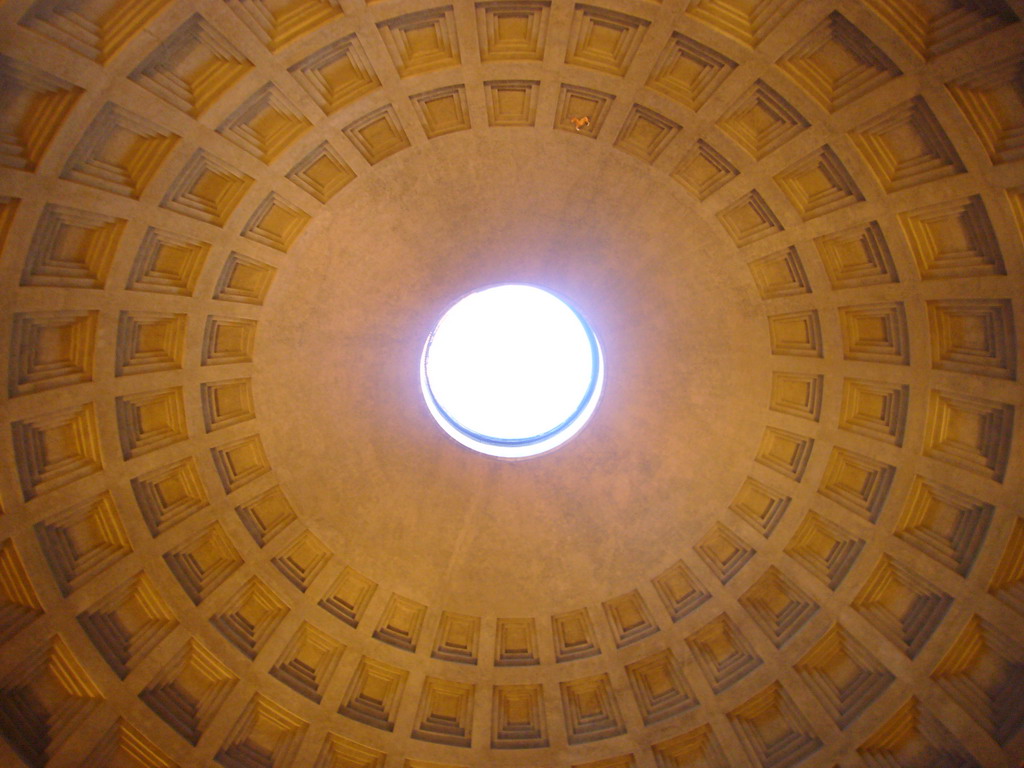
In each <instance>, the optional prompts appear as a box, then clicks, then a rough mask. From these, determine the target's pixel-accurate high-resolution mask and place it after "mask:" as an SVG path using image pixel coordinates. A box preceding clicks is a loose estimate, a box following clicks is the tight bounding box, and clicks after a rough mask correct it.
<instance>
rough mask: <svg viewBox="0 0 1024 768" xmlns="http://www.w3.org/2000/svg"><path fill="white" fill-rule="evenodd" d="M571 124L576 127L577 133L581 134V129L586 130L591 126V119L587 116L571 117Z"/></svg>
mask: <svg viewBox="0 0 1024 768" xmlns="http://www.w3.org/2000/svg"><path fill="white" fill-rule="evenodd" d="M569 122H571V123H572V124H573V125H575V126H576V132H577V133H579V130H580V128H586V127H587V126H588V125H590V118H589V117H587V116H586V115H584V116H583V117H570V118H569Z"/></svg>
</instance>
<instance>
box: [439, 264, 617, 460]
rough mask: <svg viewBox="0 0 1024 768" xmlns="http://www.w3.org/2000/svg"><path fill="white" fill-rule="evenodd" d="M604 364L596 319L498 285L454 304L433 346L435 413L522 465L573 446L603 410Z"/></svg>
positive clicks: (474, 444)
mask: <svg viewBox="0 0 1024 768" xmlns="http://www.w3.org/2000/svg"><path fill="white" fill-rule="evenodd" d="M603 382H604V361H603V359H602V356H601V348H600V345H599V344H598V342H597V337H596V336H595V335H594V332H593V331H592V330H591V329H590V326H589V325H588V324H587V322H586V320H584V319H583V316H582V315H580V313H579V312H577V311H576V310H575V309H573V308H572V307H571V306H569V304H567V303H566V302H565V301H564V300H562V299H561V298H559V297H558V296H556V295H555V294H553V293H551V292H550V291H547V290H545V289H543V288H538V287H536V286H532V285H518V284H508V285H497V286H492V287H489V288H484V289H481V290H478V291H474V292H472V293H470V294H468V295H466V296H464V297H462V298H461V299H459V300H458V301H457V302H455V304H453V305H452V306H451V307H450V308H449V309H448V311H447V312H445V314H444V315H443V316H442V317H441V319H440V321H439V322H438V323H437V325H436V326H435V327H434V330H433V331H432V332H431V334H430V336H429V337H428V338H427V343H426V344H425V346H424V348H423V355H422V358H421V361H420V385H421V387H422V389H423V397H424V399H425V400H426V403H427V408H428V409H429V410H430V413H431V415H432V416H433V417H434V419H435V420H436V421H437V423H438V424H439V425H440V426H441V428H442V429H443V430H444V431H445V432H447V433H448V435H450V436H451V437H452V438H454V439H455V440H457V441H458V442H460V443H462V444H463V445H465V446H467V447H469V448H472V449H473V450H475V451H479V452H480V453H485V454H488V455H491V456H498V457H501V458H507V459H520V458H526V457H528V456H536V455H538V454H541V453H546V452H547V451H550V450H552V449H554V448H557V447H558V446H560V445H562V444H563V443H565V442H566V441H567V440H569V439H570V438H571V437H573V436H574V435H575V434H576V433H578V432H579V431H580V430H581V429H582V428H583V426H584V424H586V422H587V420H588V419H589V418H590V416H591V415H592V414H593V413H594V409H595V408H596V407H597V402H598V399H599V398H600V395H601V386H602V384H603Z"/></svg>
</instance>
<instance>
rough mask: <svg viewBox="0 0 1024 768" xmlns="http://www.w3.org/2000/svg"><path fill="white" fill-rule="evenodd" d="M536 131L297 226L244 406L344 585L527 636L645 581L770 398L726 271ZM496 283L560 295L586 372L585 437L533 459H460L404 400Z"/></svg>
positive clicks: (680, 205)
mask: <svg viewBox="0 0 1024 768" xmlns="http://www.w3.org/2000/svg"><path fill="white" fill-rule="evenodd" d="M553 134H554V132H549V134H548V136H546V137H545V139H547V140H546V141H544V140H541V141H521V142H519V143H517V144H515V143H513V141H514V139H512V138H511V137H502V136H493V137H492V136H487V137H486V138H485V139H484V140H480V141H470V140H468V139H467V140H466V141H460V137H459V136H458V134H456V135H453V136H451V137H447V139H446V140H445V143H444V144H443V145H441V146H438V147H437V148H436V149H434V148H431V150H430V151H429V152H427V151H422V152H420V153H419V154H417V155H413V152H414V151H415V150H410V152H409V153H407V155H406V156H405V157H404V158H402V159H404V160H405V163H404V164H401V165H399V164H397V162H396V165H395V166H394V167H391V168H381V171H380V172H378V173H377V174H375V177H374V179H373V183H372V184H368V185H367V188H366V189H365V190H364V192H363V194H362V195H361V198H360V199H359V200H357V201H353V202H352V204H351V205H347V206H341V205H337V204H336V205H337V208H336V209H335V211H336V212H335V213H334V215H332V216H324V217H322V218H321V219H319V220H318V221H317V222H316V223H315V224H312V225H310V228H309V231H308V232H307V233H306V235H305V237H306V238H308V240H306V241H305V242H309V243H310V246H308V248H307V249H305V250H303V251H302V252H301V256H299V258H298V259H297V261H298V262H300V263H296V264H294V265H290V266H292V268H289V269H287V270H285V271H284V273H283V274H282V275H281V277H280V278H279V279H278V280H277V281H276V282H275V285H274V289H273V291H272V293H271V296H270V297H268V302H267V305H266V306H265V308H264V310H263V314H262V317H261V323H266V324H267V325H268V326H273V327H274V328H275V329H277V330H276V331H275V333H274V334H266V335H263V336H260V337H259V340H258V343H257V348H256V354H255V359H256V361H257V363H256V366H257V367H256V373H255V375H254V391H255V395H256V401H257V403H259V406H260V408H261V409H266V410H267V412H273V413H275V414H279V417H278V418H275V419H274V420H273V421H272V423H270V424H268V425H267V427H266V428H265V429H264V431H263V436H264V438H265V440H266V443H267V447H268V456H269V458H270V460H271V465H272V466H274V468H275V471H276V472H277V473H278V475H279V476H280V477H282V478H283V479H286V480H287V482H288V484H289V487H292V488H294V490H293V492H292V496H293V497H294V498H293V501H295V503H296V506H297V507H299V508H301V509H303V510H308V512H307V515H306V520H307V521H308V523H309V525H310V526H311V527H312V528H314V529H315V530H316V532H317V535H318V536H320V537H321V538H322V539H323V540H324V541H325V543H329V544H330V548H331V549H332V550H334V551H337V552H344V553H347V557H348V560H349V563H350V564H351V565H352V566H353V567H355V568H356V569H357V570H360V571H367V570H371V571H373V573H374V575H375V580H385V581H387V582H391V583H393V584H394V585H395V588H396V589H398V590H399V591H401V592H403V594H407V595H408V596H410V597H414V598H415V599H417V600H419V601H421V602H426V603H430V604H434V603H439V604H444V605H445V606H447V607H449V608H451V609H452V610H457V611H459V612H463V613H466V612H468V613H475V614H487V613H491V612H493V611H494V606H496V605H501V606H503V610H504V611H506V612H508V611H512V612H514V613H515V614H516V615H534V614H536V615H538V616H545V617H546V616H548V615H550V614H551V613H559V612H562V611H565V610H569V609H572V608H576V607H578V606H579V605H580V604H581V603H582V602H591V603H597V602H600V601H601V600H602V599H604V598H607V597H608V596H609V595H610V594H612V593H613V592H615V591H617V592H626V591H629V590H631V589H633V588H634V587H635V586H636V584H637V583H639V582H641V581H644V580H645V579H647V578H649V577H650V576H652V575H653V574H654V572H655V571H658V570H663V569H664V568H666V567H668V566H669V565H670V564H671V563H672V562H674V561H675V560H676V559H678V554H677V553H676V552H675V551H674V549H670V548H665V547H663V545H662V544H661V542H664V541H692V540H693V539H694V538H695V536H696V535H699V532H700V531H702V530H703V529H704V528H705V527H706V526H707V523H708V521H709V520H710V519H712V518H714V517H717V514H718V510H720V509H721V508H724V507H727V506H728V504H729V502H730V501H731V500H732V497H733V495H734V492H735V488H736V487H738V485H739V484H740V482H742V480H743V479H744V477H745V476H746V470H747V468H748V465H749V464H750V457H751V455H752V453H753V452H754V451H755V450H756V448H757V440H758V438H759V437H760V434H759V430H758V429H757V421H758V420H759V419H760V418H761V410H762V409H763V407H764V405H763V404H764V401H765V399H767V397H768V391H769V388H770V381H771V372H770V367H769V359H768V356H767V355H766V354H765V350H766V349H767V347H768V339H767V334H766V332H765V328H764V318H763V314H762V313H761V312H760V307H759V306H758V304H759V302H758V301H756V299H755V297H756V291H755V290H754V289H753V287H752V286H749V287H748V292H744V291H742V290H740V289H737V288H735V287H733V283H732V282H730V281H729V277H728V276H729V275H735V273H736V272H737V271H738V270H740V269H743V270H745V266H744V265H743V264H742V263H740V262H739V261H738V260H737V259H730V260H728V261H726V260H725V259H723V257H722V256H719V255H718V254H719V253H720V247H716V246H720V243H719V242H717V238H716V237H715V236H716V234H717V233H714V232H709V231H708V227H707V225H706V224H704V222H702V221H700V220H699V219H697V220H694V219H693V218H692V217H690V218H689V219H687V218H686V217H684V216H681V215H680V210H681V209H684V210H685V208H684V206H686V205H687V202H686V200H685V198H684V196H683V194H682V193H681V192H680V193H676V190H675V189H673V188H674V187H675V188H678V185H676V184H674V183H673V182H672V181H671V180H669V179H667V178H662V179H658V178H654V179H651V177H650V175H649V174H646V173H644V171H643V169H642V167H637V166H636V164H635V163H633V162H632V161H631V160H630V159H629V158H628V157H619V156H618V153H616V154H615V155H611V156H610V155H609V153H608V152H607V151H605V150H603V149H601V148H600V147H598V146H596V145H595V144H594V143H593V142H580V141H578V137H576V136H574V135H568V134H565V135H564V137H563V136H560V135H553ZM397 160H398V158H396V161H397ZM354 183H356V182H354ZM584 185H585V188H583V187H584ZM637 200H643V201H644V202H643V205H642V206H637V205H636V204H635V201H637ZM448 211H454V212H458V213H457V214H456V215H454V216H450V215H449V214H448V213H447V212H448ZM741 277H745V275H742V274H741ZM510 280H512V281H523V282H529V283H535V284H540V285H545V286H547V287H549V288H552V289H553V290H556V291H559V292H561V293H562V294H564V295H566V296H568V297H570V298H571V299H572V300H573V301H574V302H575V304H576V306H577V307H578V308H579V309H580V310H581V311H582V312H583V313H584V314H585V316H586V317H587V318H588V319H589V320H590V321H591V322H592V323H593V325H594V329H595V332H596V333H597V334H598V335H599V338H600V341H601V344H602V346H603V352H604V355H605V358H606V361H607V368H608V376H607V381H606V385H605V390H604V395H603V397H602V401H601V405H600V407H599V409H598V411H597V414H596V415H595V416H594V419H593V421H592V423H591V424H590V425H589V426H588V427H587V428H586V429H585V430H584V431H583V433H581V435H580V436H579V437H578V438H576V439H575V440H574V441H573V443H572V445H571V448H569V447H567V448H566V449H564V450H560V451H556V452H553V453H552V454H550V455H548V456H545V457H542V458H540V459H535V460H533V461H520V462H510V461H503V460H497V459H489V458H486V457H484V456H481V455H479V454H476V453H473V452H471V451H469V450H467V449H465V448H463V447H462V446H460V445H459V444H457V443H455V442H454V441H452V440H451V439H450V438H448V437H447V435H445V434H444V433H443V432H442V431H441V430H440V429H438V427H437V425H436V424H435V423H434V422H433V420H432V419H431V417H430V416H429V414H428V413H427V410H426V406H425V404H424V402H423V398H422V395H421V394H420V392H419V370H418V365H419V357H420V354H421V353H422V351H423V344H424V341H425V332H424V329H429V328H430V327H432V325H433V323H434V322H436V321H437V319H438V318H439V317H440V315H441V314H442V313H443V312H444V310H445V309H446V307H447V306H448V305H449V304H450V303H451V302H452V301H454V300H455V299H457V298H458V297H459V296H461V295H462V294H464V293H466V292H468V291H470V290H473V289H474V288H477V287H481V286H486V285H491V284H494V283H496V282H502V281H505V282H507V281H510ZM747 282H749V280H748V281H747ZM750 294H753V296H751V295H750ZM725 306H729V307H731V308H733V311H730V312H728V313H722V312H721V309H722V308H723V307H725ZM723 338H728V339H729V342H728V343H723V342H722V341H721V340H722V339H723ZM297 381H301V382H302V392H303V394H302V396H301V397H298V398H297V397H296V392H295V387H296V383H297ZM712 393H717V394H712ZM309 455H314V456H319V457H322V459H323V461H324V462H326V463H327V464H328V465H329V466H330V467H331V470H330V471H328V472H325V471H324V465H323V464H322V463H321V462H320V461H317V462H310V461H308V460H307V459H304V458H302V457H304V456H309ZM584 478H586V479H585V481H584V482H581V480H583V479H584ZM370 542H376V543H375V544H371V543H370ZM662 550H664V551H662ZM637 552H652V553H653V552H660V554H658V555H657V556H656V558H655V561H654V562H651V561H650V560H648V559H647V558H646V557H637V556H636V554H635V553H637Z"/></svg>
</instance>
